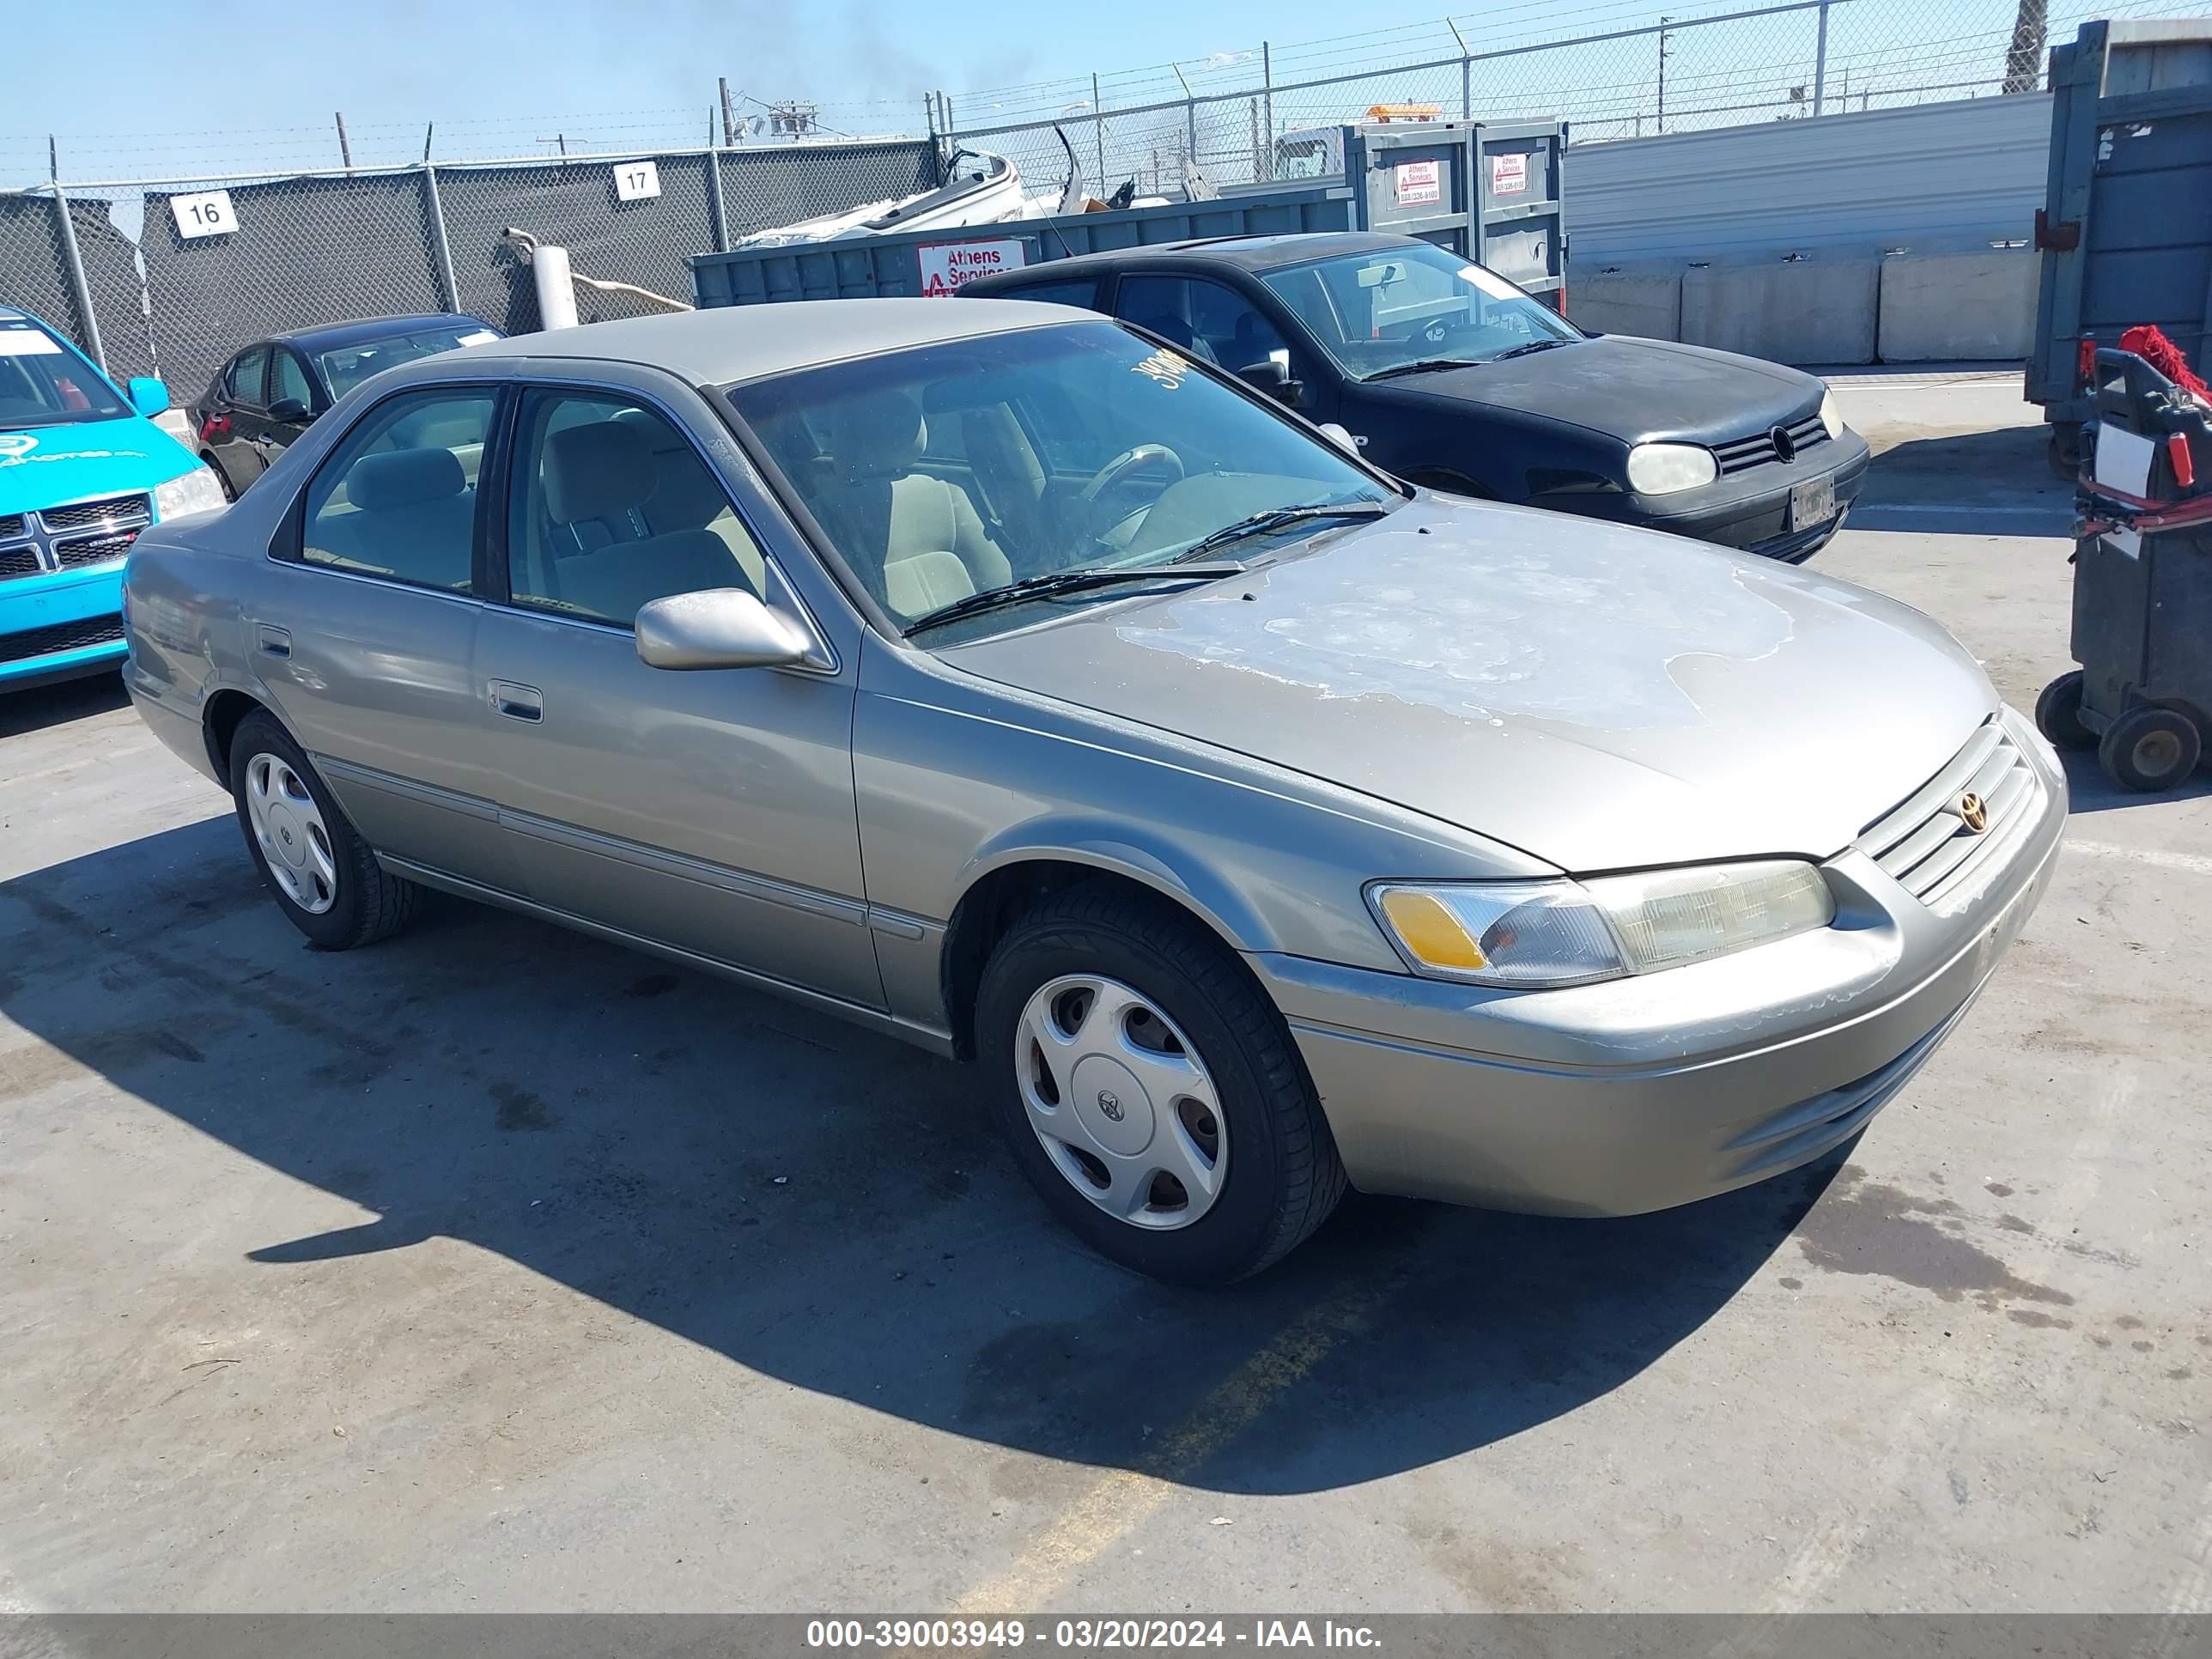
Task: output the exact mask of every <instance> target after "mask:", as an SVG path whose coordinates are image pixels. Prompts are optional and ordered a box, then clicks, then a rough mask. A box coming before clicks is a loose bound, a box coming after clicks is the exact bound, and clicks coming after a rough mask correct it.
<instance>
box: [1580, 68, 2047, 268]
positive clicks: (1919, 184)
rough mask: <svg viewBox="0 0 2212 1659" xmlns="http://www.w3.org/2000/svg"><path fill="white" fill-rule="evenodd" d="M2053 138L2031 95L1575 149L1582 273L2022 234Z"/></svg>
mask: <svg viewBox="0 0 2212 1659" xmlns="http://www.w3.org/2000/svg"><path fill="white" fill-rule="evenodd" d="M2050 140H2051V95H2050V94H2048V93H2027V94H2021V95H2019V96H2016V97H2011V98H1978V99H1967V100H1961V101H1959V102H1954V103H1942V104H1919V105H1915V106H1911V107H1910V108H1906V109H1884V110H1872V111H1869V112H1865V113H1863V114H1850V115H1827V116H1822V117H1821V118H1819V119H1818V120H1811V119H1807V120H1797V121H1770V122H1767V123H1765V125H1759V126H1747V127H1729V128H1723V129H1721V130H1718V131H1711V132H1686V133H1672V134H1669V135H1668V136H1667V137H1663V138H1627V139H1620V140H1616V141H1614V142H1613V143H1601V144H1577V145H1574V146H1572V147H1571V149H1569V150H1568V151H1567V173H1566V177H1567V228H1568V229H1569V231H1570V232H1571V234H1572V235H1573V239H1574V240H1573V248H1574V264H1575V265H1576V267H1577V268H1579V269H1581V270H1589V269H1590V268H1591V266H1592V265H1594V264H1600V263H1611V264H1620V263H1624V262H1627V261H1631V260H1645V259H1655V260H1668V261H1678V262H1679V261H1681V260H1685V259H1709V258H1719V259H1728V258H1735V257H1740V256H1747V255H1760V254H1771V253H1781V252H1790V251H1792V250H1796V249H1814V248H1851V249H1856V250H1859V251H1863V252H1873V251H1877V250H1879V249H1881V248H1886V247H1896V246H1909V247H1911V248H1912V249H1913V250H1914V251H1915V252H1935V251H1938V250H1948V249H1955V248H1962V247H1968V246H1975V245H1976V244H1984V245H1985V244H1986V243H1987V242H1988V241H1989V240H1990V239H1992V238H1995V237H2000V236H2013V237H2025V236H2027V234H2028V233H2029V231H2030V229H2031V228H2033V223H2034V220H2035V210H2036V209H2038V208H2039V207H2041V206H2042V205H2043V190H2044V179H2045V156H2046V155H2047V153H2048V150H2049V146H2050Z"/></svg>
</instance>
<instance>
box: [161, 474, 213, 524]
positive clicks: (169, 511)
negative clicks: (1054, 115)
mask: <svg viewBox="0 0 2212 1659" xmlns="http://www.w3.org/2000/svg"><path fill="white" fill-rule="evenodd" d="M224 505H226V503H225V501H223V498H222V485H221V484H219V483H216V478H215V474H214V473H212V472H210V471H208V469H207V468H206V466H205V465H200V466H196V467H194V468H193V469H192V470H191V471H189V472H187V473H185V475H184V476H183V477H179V478H172V479H170V480H169V482H168V483H165V484H157V485H155V488H154V516H155V518H157V519H162V520H168V519H173V518H175V517H177V516H178V515H179V513H204V512H206V511H207V509H208V508H210V507H222V506H224Z"/></svg>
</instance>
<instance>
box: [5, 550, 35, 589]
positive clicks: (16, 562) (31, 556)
mask: <svg viewBox="0 0 2212 1659" xmlns="http://www.w3.org/2000/svg"><path fill="white" fill-rule="evenodd" d="M44 568H46V567H45V566H43V565H41V564H40V562H39V550H38V549H36V548H34V547H0V582H4V581H6V580H8V579H9V577H11V576H35V575H37V574H39V572H40V570H42V569H44Z"/></svg>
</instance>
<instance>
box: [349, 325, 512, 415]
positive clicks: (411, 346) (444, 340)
mask: <svg viewBox="0 0 2212 1659" xmlns="http://www.w3.org/2000/svg"><path fill="white" fill-rule="evenodd" d="M499 337H500V335H499V331H498V330H497V329H495V328H487V327H486V326H485V325H483V324H482V323H480V322H478V321H477V320H476V319H474V318H473V317H465V318H462V319H460V320H459V321H458V322H455V323H453V324H450V325H447V324H441V325H439V326H438V327H435V328H422V329H416V330H415V331H413V332H411V333H407V334H387V335H386V336H385V337H383V338H382V339H379V340H365V341H363V342H362V343H361V344H359V345H349V346H340V347H338V348H337V349H336V350H334V351H324V352H319V353H317V354H316V356H315V361H316V362H318V363H319V364H320V365H321V366H322V370H323V379H324V380H326V381H328V382H329V384H330V388H331V399H332V401H336V400H337V398H343V397H344V396H345V395H346V393H347V392H350V391H352V390H353V389H354V387H356V386H358V385H360V384H361V383H362V381H363V380H367V379H368V377H369V376H370V375H372V374H381V373H382V372H383V371H384V370H386V369H387V368H396V367H397V366H398V365H399V364H401V363H411V362H414V361H415V360H416V358H417V357H435V356H437V355H438V353H440V352H441V351H451V350H453V349H454V348H455V347H457V346H471V345H482V344H483V343H484V342H485V341H486V340H496V339H498V338H499Z"/></svg>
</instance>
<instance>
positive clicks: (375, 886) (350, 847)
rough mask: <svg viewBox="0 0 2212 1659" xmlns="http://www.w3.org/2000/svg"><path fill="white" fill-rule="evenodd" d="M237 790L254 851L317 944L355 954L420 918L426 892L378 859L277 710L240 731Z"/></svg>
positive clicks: (234, 751) (233, 768)
mask: <svg viewBox="0 0 2212 1659" xmlns="http://www.w3.org/2000/svg"><path fill="white" fill-rule="evenodd" d="M230 793H231V799H233V801H234V802H235V803H236V805H237V809H238V823H239V828H240V829H242V830H244V831H245V832H246V851H247V852H248V853H249V854H252V859H253V862H254V866H255V867H256V868H257V869H258V870H259V871H260V872H261V878H262V880H264V882H266V883H267V884H269V890H270V892H271V893H272V894H274V895H275V896H276V906H277V908H279V909H281V910H282V911H283V913H284V915H285V916H286V918H287V919H288V920H289V921H290V922H291V924H292V925H293V926H294V927H297V928H298V929H299V930H300V931H301V933H305V934H306V935H307V939H308V942H309V943H310V944H312V945H315V946H316V947H317V948H318V949H319V950H324V951H349V950H352V949H353V948H354V947H355V946H356V945H373V944H374V943H375V942H376V941H377V940H378V939H384V938H386V937H388V936H389V935H391V934H392V933H398V931H399V930H400V929H401V928H402V927H405V926H406V925H407V924H408V922H410V921H412V920H413V919H414V915H415V911H416V906H417V905H418V904H419V903H420V902H421V900H422V889H421V888H419V887H417V886H416V884H414V883H413V882H411V881H406V880H404V879H402V878H399V877H398V876H395V875H392V873H390V872H388V871H386V869H385V868H384V866H381V865H380V864H379V863H378V862H377V861H376V854H374V853H373V852H371V851H370V850H369V848H368V842H364V841H363V840H362V838H361V836H360V835H359V834H358V833H356V830H355V829H354V827H353V825H352V824H351V823H348V822H347V820H346V816H345V814H344V813H343V812H342V811H339V810H338V804H337V799H335V798H334V797H333V796H332V795H331V793H330V789H329V787H328V786H327V785H325V783H324V782H323V781H322V779H321V778H320V777H319V776H317V775H316V773H315V769H314V767H313V765H312V764H311V763H309V761H308V759H307V753H306V751H305V750H302V749H301V747H300V745H299V744H296V743H295V742H293V741H292V737H291V734H290V733H289V732H286V731H285V730H284V728H283V726H279V725H278V724H277V723H276V720H274V719H273V718H271V717H270V715H268V714H248V715H247V716H246V718H245V719H244V720H240V722H239V723H238V730H237V731H236V732H234V734H233V735H232V737H231V742H230Z"/></svg>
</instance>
